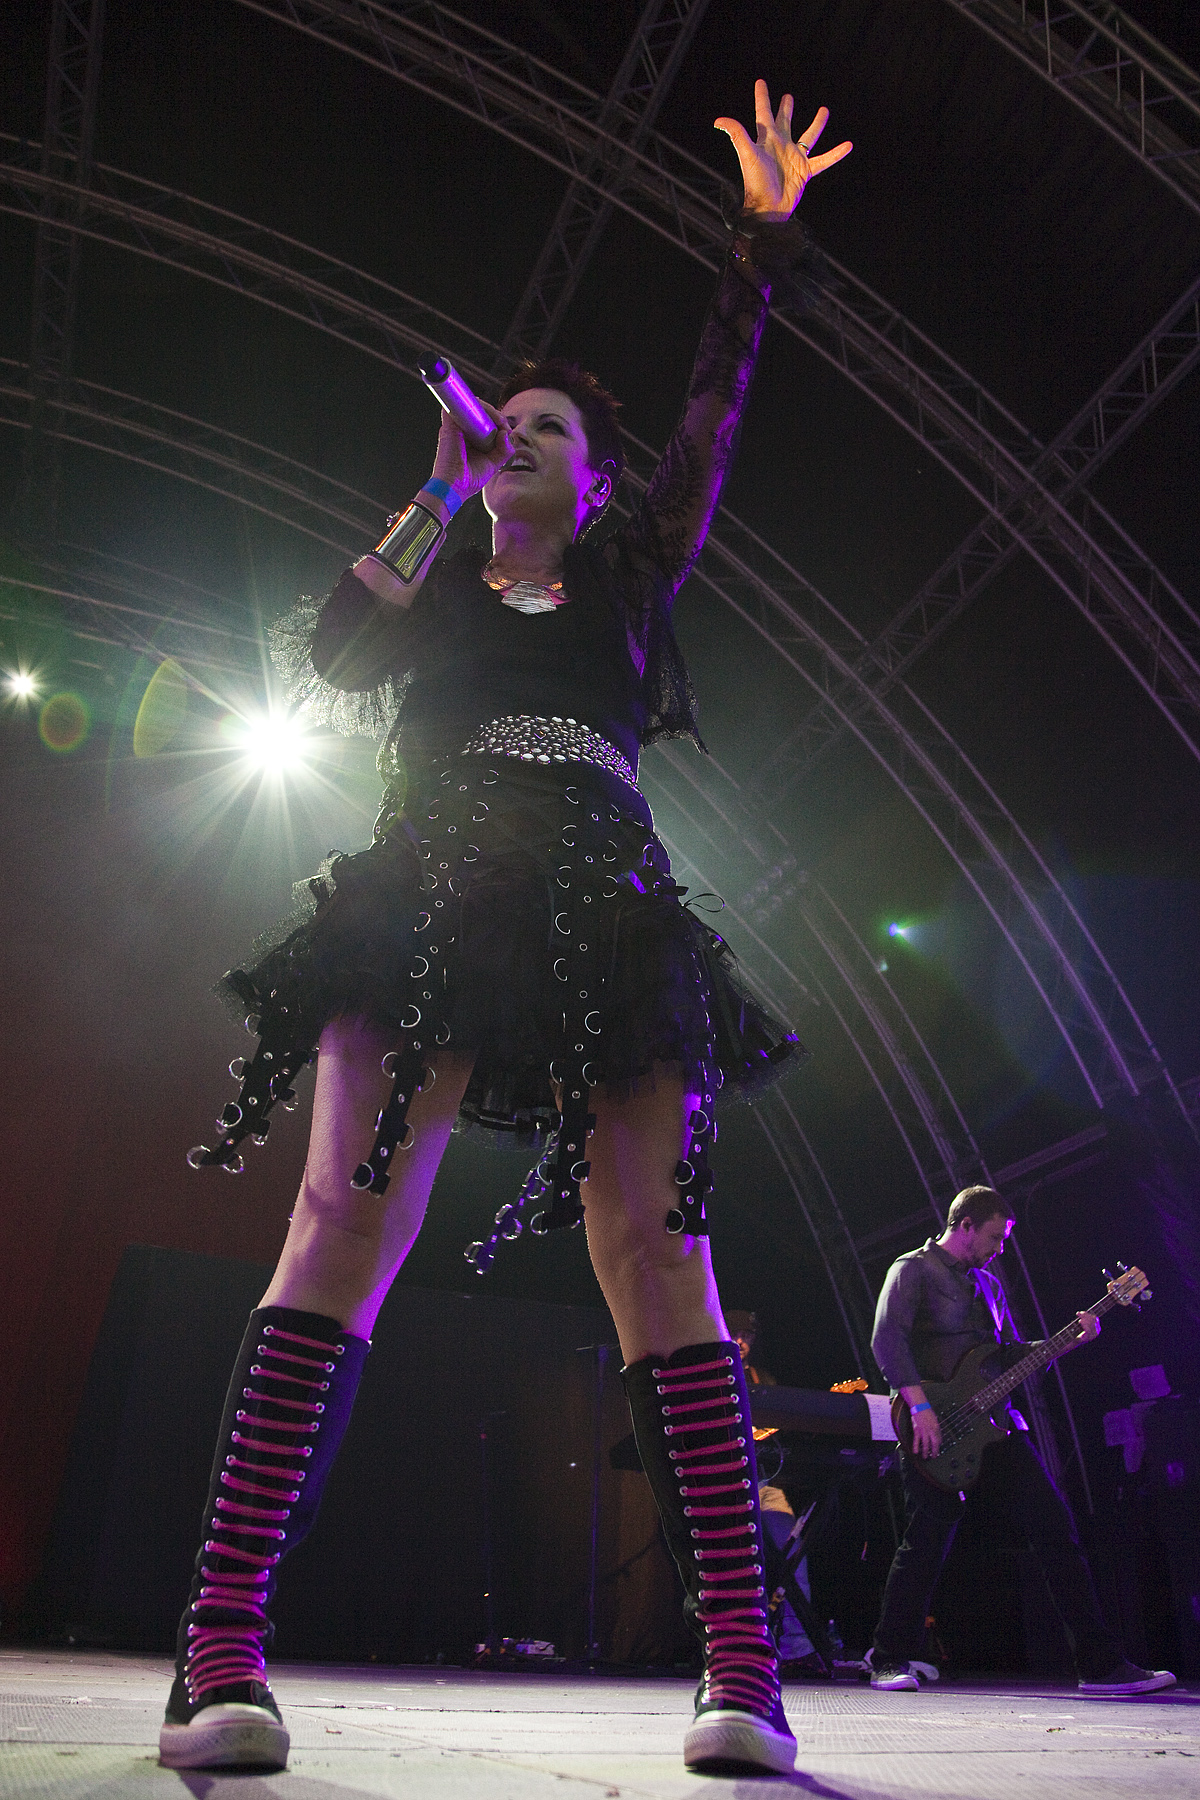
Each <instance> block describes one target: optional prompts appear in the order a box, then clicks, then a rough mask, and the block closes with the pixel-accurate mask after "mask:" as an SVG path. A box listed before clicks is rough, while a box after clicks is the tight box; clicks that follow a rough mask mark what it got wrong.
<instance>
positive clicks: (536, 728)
mask: <svg viewBox="0 0 1200 1800" xmlns="http://www.w3.org/2000/svg"><path fill="white" fill-rule="evenodd" d="M462 754H463V755H464V756H513V757H516V758H517V759H518V760H519V761H520V762H526V763H540V764H542V765H547V764H549V765H553V764H554V763H590V764H591V766H592V767H593V768H596V769H606V770H607V771H608V773H609V774H610V775H618V776H620V778H621V780H622V781H624V782H627V783H628V784H629V786H630V787H631V788H636V787H637V775H636V774H635V773H634V770H633V768H632V766H631V764H630V762H629V759H628V757H625V756H622V754H621V752H620V751H619V750H618V749H617V747H616V745H615V744H610V743H609V741H608V739H607V738H606V737H601V735H600V733H599V732H598V731H593V730H592V729H591V727H590V726H589V725H581V724H580V723H579V721H578V719H560V718H558V717H554V718H550V719H544V718H542V717H540V716H536V717H535V716H534V715H533V714H530V713H509V714H508V715H507V716H506V717H505V718H503V719H493V720H492V721H491V723H490V724H489V725H481V726H480V728H479V730H478V731H476V732H475V733H474V735H473V736H472V737H471V739H470V741H469V742H468V743H467V745H466V747H465V749H464V750H463V752H462Z"/></svg>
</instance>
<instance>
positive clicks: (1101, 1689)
mask: <svg viewBox="0 0 1200 1800" xmlns="http://www.w3.org/2000/svg"><path fill="white" fill-rule="evenodd" d="M1174 1686H1175V1677H1174V1676H1173V1675H1172V1674H1171V1672H1170V1670H1169V1669H1155V1670H1153V1671H1152V1672H1151V1673H1150V1674H1148V1675H1147V1676H1146V1679H1145V1680H1144V1681H1122V1682H1118V1683H1116V1684H1115V1685H1114V1686H1112V1687H1105V1686H1104V1685H1103V1683H1100V1682H1095V1681H1081V1682H1080V1683H1079V1691H1080V1693H1081V1694H1100V1695H1107V1696H1108V1697H1109V1699H1111V1700H1119V1699H1120V1698H1121V1696H1122V1695H1123V1694H1124V1695H1128V1694H1160V1693H1161V1692H1162V1690H1163V1689H1164V1688H1173V1687H1174Z"/></svg>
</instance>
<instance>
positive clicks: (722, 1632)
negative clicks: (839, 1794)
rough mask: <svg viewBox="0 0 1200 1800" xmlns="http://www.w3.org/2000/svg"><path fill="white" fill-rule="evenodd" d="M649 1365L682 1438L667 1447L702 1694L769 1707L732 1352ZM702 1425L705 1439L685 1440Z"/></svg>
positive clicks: (770, 1654)
mask: <svg viewBox="0 0 1200 1800" xmlns="http://www.w3.org/2000/svg"><path fill="white" fill-rule="evenodd" d="M652 1373H653V1376H654V1380H655V1383H656V1384H657V1387H658V1392H659V1393H660V1394H661V1395H662V1397H663V1406H662V1415H663V1418H664V1419H665V1420H666V1421H667V1423H666V1425H665V1428H664V1429H665V1432H666V1436H667V1437H668V1438H672V1437H679V1438H681V1439H683V1440H684V1442H683V1443H682V1444H681V1445H680V1446H679V1447H672V1448H671V1449H670V1450H669V1451H668V1454H669V1456H670V1459H671V1461H672V1463H673V1464H674V1465H675V1476H676V1479H677V1480H678V1482H679V1493H680V1497H681V1498H682V1499H683V1501H684V1502H685V1505H684V1508H683V1511H684V1517H685V1518H687V1519H690V1520H693V1521H695V1522H694V1523H693V1524H692V1526H691V1536H692V1540H693V1542H694V1544H695V1546H696V1548H695V1550H694V1552H693V1555H694V1557H695V1560H696V1567H697V1571H698V1573H699V1577H700V1582H699V1601H700V1605H699V1607H698V1610H697V1614H696V1616H697V1618H698V1619H699V1621H700V1623H701V1625H702V1626H703V1628H704V1677H703V1680H702V1682H701V1688H700V1704H701V1705H705V1704H714V1703H715V1704H719V1705H725V1706H732V1707H739V1708H745V1709H747V1710H749V1711H751V1712H755V1713H759V1714H769V1713H770V1712H771V1711H772V1709H773V1708H774V1706H775V1704H776V1703H777V1701H778V1699H779V1673H778V1665H777V1663H776V1658H775V1648H774V1645H773V1643H772V1641H771V1633H770V1627H769V1624H768V1620H767V1608H766V1590H765V1587H764V1584H763V1552H762V1545H761V1543H760V1541H759V1535H758V1524H757V1518H756V1513H755V1497H754V1485H753V1482H752V1480H751V1477H750V1473H749V1470H750V1466H751V1460H750V1454H749V1444H750V1443H751V1442H752V1434H751V1426H750V1421H749V1419H746V1418H743V1416H742V1410H741V1403H740V1399H739V1394H738V1386H737V1378H736V1376H735V1375H734V1373H733V1358H732V1357H731V1356H722V1357H720V1358H718V1359H717V1360H716V1361H713V1362H703V1363H691V1364H688V1365H686V1366H682V1367H678V1368H672V1369H654V1370H653V1371H652ZM701 1434H703V1437H704V1439H705V1441H704V1442H703V1443H701V1444H691V1445H688V1443H687V1440H688V1439H689V1438H694V1437H696V1436H699V1435H701ZM704 1503H706V1504H704Z"/></svg>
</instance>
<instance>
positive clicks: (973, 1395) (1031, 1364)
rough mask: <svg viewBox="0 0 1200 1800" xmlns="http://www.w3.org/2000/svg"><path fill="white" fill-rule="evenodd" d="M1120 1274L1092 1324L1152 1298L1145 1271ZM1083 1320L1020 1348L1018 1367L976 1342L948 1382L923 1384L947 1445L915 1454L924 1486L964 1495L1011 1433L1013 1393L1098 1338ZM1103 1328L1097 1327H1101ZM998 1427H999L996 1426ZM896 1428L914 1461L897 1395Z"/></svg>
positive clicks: (904, 1407)
mask: <svg viewBox="0 0 1200 1800" xmlns="http://www.w3.org/2000/svg"><path fill="white" fill-rule="evenodd" d="M1117 1267H1118V1269H1119V1270H1120V1274H1119V1275H1109V1274H1108V1270H1107V1269H1105V1271H1104V1273H1105V1274H1106V1275H1108V1290H1107V1292H1106V1293H1105V1294H1104V1296H1103V1298H1102V1299H1100V1300H1098V1301H1097V1302H1096V1304H1095V1306H1090V1307H1089V1308H1088V1312H1089V1313H1090V1314H1091V1315H1092V1322H1093V1324H1095V1322H1096V1321H1097V1320H1098V1319H1099V1318H1100V1316H1101V1314H1103V1313H1106V1312H1108V1311H1109V1309H1110V1308H1111V1307H1114V1306H1137V1305H1138V1304H1139V1302H1140V1301H1142V1300H1149V1299H1151V1298H1152V1296H1151V1293H1150V1287H1149V1284H1148V1282H1147V1280H1146V1277H1145V1276H1144V1275H1143V1273H1142V1271H1141V1270H1140V1269H1127V1268H1126V1267H1125V1265H1124V1263H1118V1264H1117ZM1083 1316H1084V1315H1083V1314H1080V1315H1078V1317H1077V1318H1076V1319H1074V1320H1072V1322H1071V1323H1070V1324H1069V1325H1064V1326H1063V1328H1062V1330H1061V1331H1058V1332H1056V1333H1055V1334H1054V1336H1053V1337H1052V1338H1046V1339H1045V1341H1044V1342H1042V1343H1038V1344H1029V1345H1027V1346H1015V1347H1014V1348H1017V1349H1022V1348H1023V1350H1024V1354H1023V1355H1020V1356H1019V1358H1018V1360H1017V1361H1016V1362H1011V1361H1008V1362H1007V1366H1006V1355H1005V1351H1004V1350H1003V1349H1002V1348H1001V1346H1000V1345H999V1344H976V1346H975V1348H974V1349H973V1350H968V1351H967V1353H966V1355H965V1356H964V1357H963V1359H962V1361H961V1362H960V1363H959V1365H958V1367H957V1369H955V1371H954V1373H953V1375H952V1376H951V1377H950V1379H949V1381H923V1382H922V1383H921V1386H922V1388H923V1390H924V1393H925V1398H926V1399H927V1400H928V1402H929V1404H930V1406H932V1408H933V1410H934V1413H935V1414H936V1416H937V1422H938V1424H939V1425H940V1426H941V1428H942V1447H941V1449H940V1450H939V1451H938V1453H937V1455H936V1456H914V1457H913V1461H914V1463H915V1464H916V1466H917V1468H918V1469H920V1471H921V1473H922V1475H923V1476H924V1477H925V1479H926V1481H931V1482H932V1483H933V1485H934V1487H939V1488H941V1489H942V1491H943V1493H947V1494H958V1493H963V1494H965V1493H966V1491H967V1489H968V1488H972V1487H974V1486H975V1483H976V1482H977V1481H978V1480H979V1470H980V1466H981V1464H982V1462H983V1453H984V1451H985V1450H986V1449H987V1447H988V1445H989V1444H995V1443H998V1442H999V1441H1000V1439H1001V1438H1005V1437H1007V1436H1008V1434H1009V1432H1010V1431H1011V1430H1012V1427H1011V1425H1010V1424H1009V1422H1008V1413H1007V1409H1006V1407H1005V1404H1004V1402H1005V1401H1006V1400H1007V1398H1008V1396H1009V1395H1010V1394H1011V1393H1012V1391H1013V1389H1014V1388H1018V1387H1020V1385H1021V1383H1022V1382H1023V1381H1028V1379H1029V1377H1030V1376H1031V1375H1036V1374H1037V1373H1038V1371H1039V1370H1041V1369H1045V1368H1048V1367H1049V1365H1050V1364H1051V1363H1052V1362H1053V1361H1054V1359H1055V1358H1056V1357H1058V1356H1062V1355H1063V1353H1064V1352H1065V1351H1067V1350H1073V1349H1074V1348H1075V1346H1076V1345H1077V1344H1079V1343H1082V1342H1084V1341H1085V1336H1086V1335H1090V1336H1093V1337H1094V1336H1095V1331H1092V1332H1091V1333H1090V1334H1085V1332H1084V1331H1082V1330H1081V1328H1080V1320H1081V1319H1082V1318H1083ZM1096 1330H1097V1331H1098V1330H1099V1325H1098V1324H1097V1325H1096ZM997 1421H1000V1423H997ZM892 1424H893V1426H894V1427H895V1432H896V1436H897V1437H898V1438H899V1440H900V1443H901V1445H902V1447H903V1448H904V1449H905V1450H906V1451H907V1452H908V1453H909V1455H910V1456H911V1455H912V1446H913V1428H912V1416H911V1414H910V1413H909V1410H908V1404H907V1402H906V1401H905V1400H903V1399H902V1398H901V1396H900V1395H899V1394H897V1395H896V1398H895V1399H894V1400H893V1401H892Z"/></svg>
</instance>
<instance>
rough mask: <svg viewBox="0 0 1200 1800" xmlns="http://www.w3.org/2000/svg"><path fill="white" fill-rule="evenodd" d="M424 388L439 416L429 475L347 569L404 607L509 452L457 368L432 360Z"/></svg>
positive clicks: (494, 419) (492, 415) (488, 410)
mask: <svg viewBox="0 0 1200 1800" xmlns="http://www.w3.org/2000/svg"><path fill="white" fill-rule="evenodd" d="M421 380H422V381H423V382H424V383H425V385H426V387H427V388H428V389H429V391H430V393H431V394H432V395H433V396H434V398H435V400H436V401H437V402H438V405H439V406H441V407H442V409H443V411H444V413H445V417H444V418H443V420H442V427H441V430H440V431H439V433H438V447H437V455H436V456H435V457H434V462H433V474H432V475H431V476H430V478H429V480H428V481H427V482H426V483H425V485H424V487H423V488H422V489H421V491H420V493H419V494H418V495H417V496H416V498H415V500H414V501H413V503H412V505H411V506H409V507H407V508H406V509H405V510H404V512H402V513H397V514H394V515H393V517H392V518H391V520H389V522H388V530H387V533H386V535H385V536H384V538H383V540H382V541H381V542H380V543H379V544H377V545H376V547H375V549H374V550H373V551H371V552H370V554H369V555H368V556H365V557H360V559H359V561H358V562H357V563H355V565H354V570H355V573H356V575H357V576H358V578H359V580H360V581H363V582H364V583H365V584H366V585H367V586H368V587H369V588H371V590H372V592H374V593H375V594H376V595H377V596H378V598H380V599H383V600H389V601H393V602H395V603H397V604H399V605H402V606H407V605H408V604H409V603H410V602H411V599H412V595H413V593H414V592H415V591H416V588H417V587H418V586H419V585H420V583H421V581H422V580H423V579H424V576H425V573H426V571H427V569H428V568H429V565H430V563H431V562H432V561H433V558H434V557H435V556H436V554H437V552H438V549H439V548H440V546H441V543H442V539H443V538H444V537H445V535H446V526H447V524H448V522H449V521H450V520H451V519H452V518H453V517H454V515H455V513H456V512H457V511H458V509H459V507H460V506H461V505H462V503H463V501H464V500H469V499H470V497H471V495H472V494H477V493H478V492H479V490H480V489H481V488H482V487H484V486H486V484H487V483H488V482H489V481H490V480H491V478H492V476H493V475H494V474H495V473H496V470H497V469H498V468H500V466H501V464H502V463H503V462H504V461H505V460H506V458H507V457H508V456H509V455H511V453H512V445H511V443H510V442H509V434H508V432H507V430H506V429H505V426H504V422H503V420H502V419H501V417H500V414H499V413H498V412H497V411H496V409H495V407H492V406H488V405H486V404H485V403H484V401H482V400H480V399H479V398H478V397H477V396H476V395H475V394H473V393H472V392H471V389H470V388H469V387H468V386H467V384H466V382H465V381H464V380H463V378H462V376H461V375H460V374H459V373H458V371H457V370H456V369H454V368H452V367H451V365H450V364H449V363H448V362H446V361H445V359H444V358H442V357H439V358H438V359H437V361H436V362H435V363H434V364H433V366H432V368H431V369H430V370H429V371H428V372H427V371H426V370H424V369H422V370H421Z"/></svg>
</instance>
